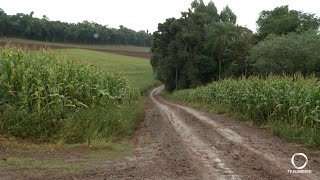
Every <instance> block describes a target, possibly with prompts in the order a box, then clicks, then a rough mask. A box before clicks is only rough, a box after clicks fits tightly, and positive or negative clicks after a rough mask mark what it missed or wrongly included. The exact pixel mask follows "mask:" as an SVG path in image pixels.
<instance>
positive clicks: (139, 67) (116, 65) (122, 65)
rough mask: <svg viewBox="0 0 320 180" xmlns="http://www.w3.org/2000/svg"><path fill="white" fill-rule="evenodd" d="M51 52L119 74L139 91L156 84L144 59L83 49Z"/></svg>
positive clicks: (148, 63)
mask: <svg viewBox="0 0 320 180" xmlns="http://www.w3.org/2000/svg"><path fill="white" fill-rule="evenodd" d="M53 51H54V52H57V53H58V54H59V55H60V56H66V57H67V58H68V59H70V60H73V61H75V62H79V63H86V64H91V65H94V66H95V67H97V68H100V69H101V70H102V71H104V72H114V73H121V74H123V75H124V76H125V77H126V78H128V79H129V81H130V82H131V84H132V85H133V86H134V87H137V88H139V89H140V91H145V90H146V89H148V88H150V87H151V86H153V85H154V84H155V83H156V81H155V80H154V76H153V73H152V68H151V66H150V62H149V61H148V60H146V59H142V58H135V57H128V56H121V55H116V54H111V53H105V52H97V51H91V50H83V49H59V50H53Z"/></svg>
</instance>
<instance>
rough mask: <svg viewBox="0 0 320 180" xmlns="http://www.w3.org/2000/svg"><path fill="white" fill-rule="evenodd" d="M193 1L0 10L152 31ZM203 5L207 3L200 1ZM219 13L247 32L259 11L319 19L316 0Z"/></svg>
mask: <svg viewBox="0 0 320 180" xmlns="http://www.w3.org/2000/svg"><path fill="white" fill-rule="evenodd" d="M192 1H193V0H50V1H49V0H0V8H2V9H3V10H4V11H5V12H6V13H7V14H10V15H12V14H16V13H27V14H29V13H30V12H31V11H34V12H35V14H34V16H35V17H42V16H43V15H46V16H48V17H49V19H50V20H60V21H65V22H73V23H76V22H82V21H83V20H88V21H94V22H97V23H99V24H103V25H109V26H110V27H114V28H118V27H119V25H124V26H125V27H128V28H131V29H134V30H147V29H148V30H149V31H150V32H153V31H156V30H157V26H158V23H162V22H164V21H165V19H167V18H170V17H176V18H179V17H180V12H181V11H186V10H187V9H188V8H189V7H190V4H191V2H192ZM204 2H205V3H207V2H209V0H204ZM213 2H214V3H215V5H216V7H217V9H218V11H219V12H220V11H221V10H222V8H223V7H224V6H226V5H229V7H230V8H231V9H232V11H233V12H234V13H235V14H236V15H237V17H238V21H237V23H238V24H239V25H242V26H246V27H248V28H250V29H251V30H254V31H255V29H256V23H255V22H256V20H257V18H258V16H259V13H260V12H261V11H262V10H272V9H274V8H275V7H277V6H281V5H289V8H290V9H296V10H300V11H303V12H308V13H314V14H316V15H317V16H320V8H319V7H320V6H319V3H317V0H214V1H213Z"/></svg>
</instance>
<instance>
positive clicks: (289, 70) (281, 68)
mask: <svg viewBox="0 0 320 180" xmlns="http://www.w3.org/2000/svg"><path fill="white" fill-rule="evenodd" d="M249 59H250V60H251V61H252V62H253V63H254V66H255V68H256V73H257V74H261V75H268V74H270V73H272V74H279V75H282V74H287V75H293V74H294V73H296V72H301V73H302V74H303V75H308V74H312V73H316V74H318V75H319V74H320V36H319V35H318V34H317V32H315V31H308V32H304V33H302V34H296V33H290V34H288V35H283V36H278V37H277V36H274V35H273V36H268V37H267V38H266V39H265V40H264V41H262V42H260V43H259V44H258V45H256V46H254V47H253V49H252V51H251V54H250V57H249Z"/></svg>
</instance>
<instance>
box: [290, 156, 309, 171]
mask: <svg viewBox="0 0 320 180" xmlns="http://www.w3.org/2000/svg"><path fill="white" fill-rule="evenodd" d="M296 156H302V157H304V158H305V159H306V162H305V163H304V164H303V165H302V166H300V167H299V166H296V164H295V163H294V157H296ZM291 163H292V165H293V166H294V167H295V168H296V169H303V168H305V167H306V165H307V164H308V157H307V156H306V155H305V154H304V153H295V154H294V155H293V156H292V158H291Z"/></svg>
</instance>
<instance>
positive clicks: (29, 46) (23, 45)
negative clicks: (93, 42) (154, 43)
mask: <svg viewBox="0 0 320 180" xmlns="http://www.w3.org/2000/svg"><path fill="white" fill-rule="evenodd" d="M7 44H10V46H15V47H19V48H23V49H28V50H42V49H65V48H73V47H68V46H59V45H45V44H29V43H16V42H10V43H8V42H0V47H1V46H5V45H7ZM83 49H88V50H93V51H101V52H108V53H113V54H119V55H124V56H132V57H138V58H144V59H150V58H151V53H149V52H142V51H126V50H116V49H107V48H106V49H97V48H83Z"/></svg>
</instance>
